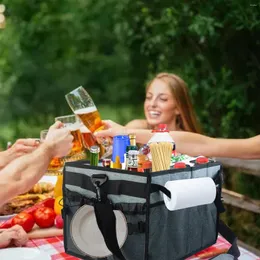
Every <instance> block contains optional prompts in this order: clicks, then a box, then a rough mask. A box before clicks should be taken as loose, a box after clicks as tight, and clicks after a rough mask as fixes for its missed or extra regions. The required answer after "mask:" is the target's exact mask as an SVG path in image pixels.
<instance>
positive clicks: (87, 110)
mask: <svg viewBox="0 0 260 260" xmlns="http://www.w3.org/2000/svg"><path fill="white" fill-rule="evenodd" d="M95 111H97V108H96V107H95V106H93V107H86V108H81V109H78V110H75V111H74V114H76V115H82V114H88V113H92V112H95Z"/></svg>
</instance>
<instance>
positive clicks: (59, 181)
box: [54, 174, 63, 198]
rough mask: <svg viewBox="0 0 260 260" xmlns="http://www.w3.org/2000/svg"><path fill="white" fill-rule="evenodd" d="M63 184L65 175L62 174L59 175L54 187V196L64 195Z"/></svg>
mask: <svg viewBox="0 0 260 260" xmlns="http://www.w3.org/2000/svg"><path fill="white" fill-rule="evenodd" d="M62 184H63V175H62V174H61V175H58V176H57V181H56V184H55V187H54V198H57V197H60V196H63V192H62Z"/></svg>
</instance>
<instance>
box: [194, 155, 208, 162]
mask: <svg viewBox="0 0 260 260" xmlns="http://www.w3.org/2000/svg"><path fill="white" fill-rule="evenodd" d="M208 162H209V159H208V158H207V157H205V156H200V157H198V158H197V159H196V163H198V164H204V163H208Z"/></svg>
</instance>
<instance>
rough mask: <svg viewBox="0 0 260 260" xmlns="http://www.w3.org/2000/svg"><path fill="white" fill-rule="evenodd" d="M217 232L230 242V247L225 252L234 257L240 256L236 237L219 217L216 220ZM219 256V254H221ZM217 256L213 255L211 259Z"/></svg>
mask: <svg viewBox="0 0 260 260" xmlns="http://www.w3.org/2000/svg"><path fill="white" fill-rule="evenodd" d="M218 232H219V234H220V235H221V236H222V237H224V238H225V239H226V240H227V241H228V242H229V243H230V244H231V247H230V248H229V250H228V251H227V254H230V255H232V256H233V257H234V259H238V257H239V256H240V251H239V248H238V245H237V237H236V235H235V234H234V232H233V231H232V230H231V229H230V228H229V227H228V226H227V225H226V224H225V223H224V222H223V221H222V220H220V219H219V222H218ZM219 256H221V254H220V255H219ZM217 257H218V256H216V257H213V258H212V259H214V258H217Z"/></svg>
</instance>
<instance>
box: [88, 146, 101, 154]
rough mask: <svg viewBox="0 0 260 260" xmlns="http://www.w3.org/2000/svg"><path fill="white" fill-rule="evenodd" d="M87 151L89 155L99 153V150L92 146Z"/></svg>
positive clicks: (97, 147)
mask: <svg viewBox="0 0 260 260" xmlns="http://www.w3.org/2000/svg"><path fill="white" fill-rule="evenodd" d="M89 151H90V152H91V153H99V152H100V148H99V146H97V145H93V146H91V147H90V149H89Z"/></svg>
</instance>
